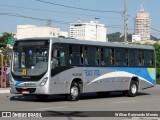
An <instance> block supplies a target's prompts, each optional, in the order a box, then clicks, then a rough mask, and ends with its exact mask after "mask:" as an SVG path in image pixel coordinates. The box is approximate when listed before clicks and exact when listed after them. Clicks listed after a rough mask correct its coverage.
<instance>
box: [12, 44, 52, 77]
mask: <svg viewBox="0 0 160 120" xmlns="http://www.w3.org/2000/svg"><path fill="white" fill-rule="evenodd" d="M48 49H49V47H48V46H30V47H29V46H28V47H26V46H24V47H23V46H22V47H16V48H15V49H14V50H13V61H12V62H13V64H12V73H13V74H14V75H18V76H38V75H41V74H44V73H45V72H46V71H47V68H48V56H49V55H48V54H49V52H48Z"/></svg>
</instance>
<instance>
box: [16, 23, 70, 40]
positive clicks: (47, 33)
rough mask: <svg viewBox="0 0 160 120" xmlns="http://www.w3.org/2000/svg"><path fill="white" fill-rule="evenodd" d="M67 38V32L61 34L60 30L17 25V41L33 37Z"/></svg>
mask: <svg viewBox="0 0 160 120" xmlns="http://www.w3.org/2000/svg"><path fill="white" fill-rule="evenodd" d="M59 36H63V37H68V33H67V32H61V31H60V28H53V27H49V26H42V27H37V26H35V25H18V26H17V34H16V37H17V39H23V38H33V37H56V38H58V37H59Z"/></svg>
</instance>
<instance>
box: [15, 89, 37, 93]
mask: <svg viewBox="0 0 160 120" xmlns="http://www.w3.org/2000/svg"><path fill="white" fill-rule="evenodd" d="M16 90H17V91H18V92H19V93H22V91H23V90H26V91H29V93H34V92H35V91H36V88H25V89H24V88H16Z"/></svg>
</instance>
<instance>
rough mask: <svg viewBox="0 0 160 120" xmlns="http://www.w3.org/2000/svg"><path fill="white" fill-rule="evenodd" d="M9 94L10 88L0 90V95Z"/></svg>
mask: <svg viewBox="0 0 160 120" xmlns="http://www.w3.org/2000/svg"><path fill="white" fill-rule="evenodd" d="M5 93H10V88H0V94H5Z"/></svg>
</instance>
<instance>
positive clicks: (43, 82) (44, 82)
mask: <svg viewBox="0 0 160 120" xmlns="http://www.w3.org/2000/svg"><path fill="white" fill-rule="evenodd" d="M47 80H48V77H46V78H44V79H43V81H42V82H41V83H40V84H39V85H40V86H44V85H45V84H46V82H47Z"/></svg>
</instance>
